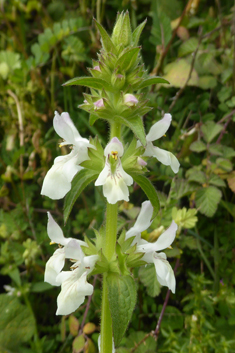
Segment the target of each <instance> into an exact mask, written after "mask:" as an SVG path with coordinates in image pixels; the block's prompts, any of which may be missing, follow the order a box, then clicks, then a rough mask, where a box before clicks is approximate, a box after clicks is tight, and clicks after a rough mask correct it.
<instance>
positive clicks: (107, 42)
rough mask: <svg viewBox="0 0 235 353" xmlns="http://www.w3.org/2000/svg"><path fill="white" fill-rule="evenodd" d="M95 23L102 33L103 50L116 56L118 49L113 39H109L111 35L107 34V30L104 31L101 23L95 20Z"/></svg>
mask: <svg viewBox="0 0 235 353" xmlns="http://www.w3.org/2000/svg"><path fill="white" fill-rule="evenodd" d="M94 21H95V24H96V27H97V28H98V30H99V32H100V35H101V42H102V46H103V48H104V49H105V50H106V51H107V52H112V53H113V54H116V48H115V45H114V44H113V42H112V39H111V38H110V37H109V35H108V33H107V32H106V30H105V29H104V27H103V26H102V25H101V24H100V23H99V22H97V21H96V20H95V19H94Z"/></svg>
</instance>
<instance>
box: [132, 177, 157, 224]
mask: <svg viewBox="0 0 235 353" xmlns="http://www.w3.org/2000/svg"><path fill="white" fill-rule="evenodd" d="M130 175H131V176H132V178H133V179H134V181H135V182H136V183H137V184H138V185H139V186H140V187H141V189H142V190H143V191H144V193H145V194H146V196H147V197H148V199H149V201H150V202H151V204H152V206H153V216H152V219H153V218H154V217H156V215H157V214H158V211H159V210H160V203H159V200H158V196H157V191H156V190H155V188H154V186H153V184H152V183H151V181H150V180H149V179H148V178H146V177H145V176H143V175H139V174H135V173H130Z"/></svg>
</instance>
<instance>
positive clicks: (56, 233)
mask: <svg viewBox="0 0 235 353" xmlns="http://www.w3.org/2000/svg"><path fill="white" fill-rule="evenodd" d="M47 215H48V222H47V234H48V236H49V238H50V239H51V241H53V242H54V243H56V244H61V245H66V244H67V243H68V242H69V240H70V239H69V238H65V237H64V234H63V231H62V229H61V228H60V226H59V225H58V224H57V223H56V221H55V220H54V218H53V217H52V215H51V214H50V212H47Z"/></svg>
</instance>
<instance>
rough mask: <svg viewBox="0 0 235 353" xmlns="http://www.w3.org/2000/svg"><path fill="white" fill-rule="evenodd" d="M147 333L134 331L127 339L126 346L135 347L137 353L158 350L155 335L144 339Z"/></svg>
mask: <svg viewBox="0 0 235 353" xmlns="http://www.w3.org/2000/svg"><path fill="white" fill-rule="evenodd" d="M146 334H147V333H146V332H142V331H133V332H132V333H131V334H130V335H129V336H128V338H127V340H126V346H127V347H128V348H129V349H131V348H132V349H133V348H135V353H153V352H156V348H157V342H156V341H155V339H154V338H153V337H151V336H150V337H148V338H147V339H146V340H144V341H143V339H144V338H145V336H146ZM130 351H131V350H130Z"/></svg>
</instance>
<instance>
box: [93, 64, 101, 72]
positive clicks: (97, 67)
mask: <svg viewBox="0 0 235 353" xmlns="http://www.w3.org/2000/svg"><path fill="white" fill-rule="evenodd" d="M93 70H97V71H100V72H101V70H100V67H99V66H98V65H96V66H95V67H93Z"/></svg>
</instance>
